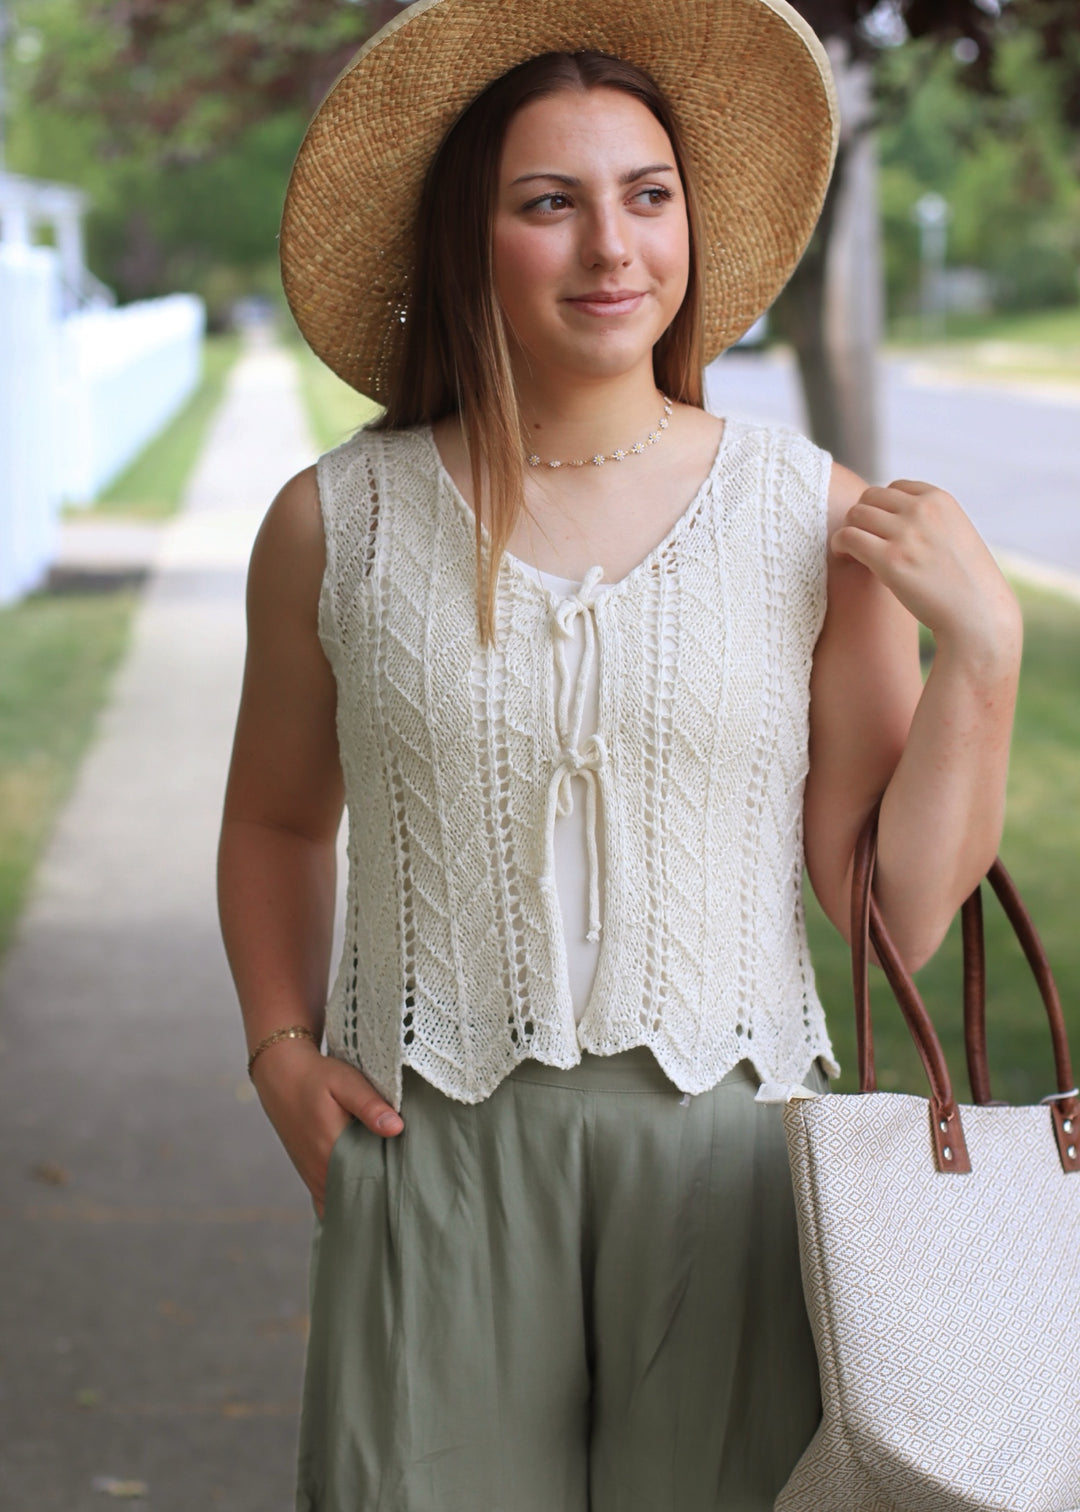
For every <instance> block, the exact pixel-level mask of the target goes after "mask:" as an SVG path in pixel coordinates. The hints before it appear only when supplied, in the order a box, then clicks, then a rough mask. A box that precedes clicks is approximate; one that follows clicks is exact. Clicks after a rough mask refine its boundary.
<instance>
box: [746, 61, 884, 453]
mask: <svg viewBox="0 0 1080 1512" xmlns="http://www.w3.org/2000/svg"><path fill="white" fill-rule="evenodd" d="M826 45H827V47H828V50H829V55H830V58H831V60H832V65H833V73H834V75H835V77H836V87H837V93H838V95H839V98H840V114H841V130H840V151H839V154H838V156H837V160H836V171H835V173H834V175H833V179H832V183H831V184H830V185H829V192H828V194H827V196H826V199H825V206H824V209H823V211H822V215H821V220H820V222H819V223H818V226H817V229H816V230H815V232H814V235H813V238H812V239H811V242H810V245H809V247H808V248H807V251H806V253H805V255H804V256H803V259H802V262H801V263H800V264H799V266H798V268H797V269H796V270H795V273H794V274H793V276H792V278H791V281H790V282H789V283H788V285H787V287H786V288H785V289H784V292H783V293H782V295H781V296H780V298H779V299H778V300H777V302H776V304H775V305H774V306H773V312H772V313H773V320H774V326H775V328H776V330H777V332H778V334H779V335H780V336H782V337H783V338H784V339H786V340H787V341H789V342H790V343H791V345H792V346H793V348H794V350H795V356H796V361H797V364H798V369H799V376H800V379H801V381H802V388H803V395H804V398H805V402H806V414H807V419H808V422H809V429H810V434H811V436H812V437H813V439H814V440H815V441H816V442H817V443H818V445H819V446H823V447H824V448H825V449H826V450H827V451H829V452H831V453H832V455H833V456H834V457H835V458H836V460H837V461H838V462H842V463H844V464H845V465H846V466H848V467H850V468H852V469H853V470H854V471H855V472H857V473H860V474H861V475H862V476H863V477H864V478H866V479H867V480H868V481H871V482H877V481H879V477H880V474H879V465H880V464H879V420H878V371H877V349H878V345H879V343H880V341H881V336H882V330H883V324H884V321H883V307H884V299H883V276H882V261H881V236H880V227H879V221H878V203H877V155H876V145H875V141H874V137H873V133H872V131H871V130H870V129H869V121H870V117H871V112H872V109H873V99H872V88H873V65H872V64H871V63H870V62H868V61H866V60H863V59H853V58H852V57H851V56H850V50H849V47H848V44H847V43H846V42H845V41H843V40H841V39H839V38H829V39H828V41H827V44H826Z"/></svg>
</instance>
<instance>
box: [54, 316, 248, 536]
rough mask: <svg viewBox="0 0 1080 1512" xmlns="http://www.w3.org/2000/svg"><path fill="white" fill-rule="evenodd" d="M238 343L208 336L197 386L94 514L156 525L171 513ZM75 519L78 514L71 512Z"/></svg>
mask: <svg viewBox="0 0 1080 1512" xmlns="http://www.w3.org/2000/svg"><path fill="white" fill-rule="evenodd" d="M239 353H240V338H239V337H238V336H234V335H228V336H208V337H207V338H206V341H205V343H204V347H203V372H202V378H201V379H200V381H199V385H198V387H197V388H196V389H195V391H194V393H193V394H192V396H191V398H190V399H189V400H188V402H187V404H185V406H184V408H183V409H182V410H181V411H180V412H179V414H178V415H177V416H176V417H175V419H174V420H173V421H172V422H171V423H170V424H169V425H168V426H166V428H165V429H164V430H163V431H162V432H161V434H160V435H158V436H155V437H154V439H153V440H152V441H151V442H150V443H149V445H147V446H146V447H145V448H144V449H143V450H142V451H141V452H140V453H139V455H138V456H137V457H136V458H135V460H134V461H133V462H132V463H131V464H130V465H129V466H128V467H127V468H125V470H124V471H123V472H122V473H121V474H120V476H119V477H118V478H117V479H116V481H115V482H114V483H112V484H110V486H109V487H108V488H107V489H105V491H104V492H103V493H102V494H101V496H100V497H99V498H98V499H96V500H95V501H94V503H93V505H92V506H91V512H92V513H95V514H109V515H128V516H133V517H135V518H138V519H142V520H161V519H166V518H167V517H168V516H169V515H172V514H175V513H176V511H177V510H178V509H179V507H180V501H181V498H182V496H183V492H184V488H185V486H186V484H187V481H188V478H189V477H190V476H191V470H192V468H193V467H194V466H195V463H196V460H197V459H198V456H199V452H200V451H201V450H202V446H203V443H204V441H205V440H206V433H207V430H208V429H209V426H210V421H211V420H212V419H213V417H214V414H215V413H216V411H217V407H218V405H219V403H220V402H221V396H222V394H223V393H224V390H225V380H226V378H227V377H228V374H229V369H230V368H231V367H232V365H233V363H234V362H235V361H236V359H237V357H238V356H239ZM75 513H77V514H78V515H83V514H85V513H86V511H84V510H81V509H80V510H78V511H75Z"/></svg>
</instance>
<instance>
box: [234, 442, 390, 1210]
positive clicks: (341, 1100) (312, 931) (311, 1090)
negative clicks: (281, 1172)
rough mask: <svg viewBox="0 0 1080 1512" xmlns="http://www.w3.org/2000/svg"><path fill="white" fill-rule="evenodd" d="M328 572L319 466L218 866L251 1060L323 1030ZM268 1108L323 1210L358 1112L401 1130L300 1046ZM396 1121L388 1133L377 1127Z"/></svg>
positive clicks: (282, 560) (261, 650)
mask: <svg viewBox="0 0 1080 1512" xmlns="http://www.w3.org/2000/svg"><path fill="white" fill-rule="evenodd" d="M324 562H325V546H324V541H323V534H322V522H321V519H320V515H319V503H318V494H317V491H316V485H315V477H314V469H312V468H309V469H308V470H307V471H305V472H302V473H300V474H298V475H297V476H296V477H295V478H293V479H291V480H290V482H289V483H287V484H286V485H285V487H284V488H283V489H282V490H281V492H280V493H279V494H278V496H277V498H276V499H275V500H274V502H273V504H272V505H271V507H270V510H269V512H268V514H267V516H266V519H265V521H264V522H263V525H262V528H261V529H260V531H259V535H258V537H257V539H256V542H255V547H254V550H253V552H252V557H251V569H250V572H249V576H248V608H247V612H248V650H247V659H246V662H245V666H244V683H243V691H242V694H241V700H240V712H239V716H238V718H237V724H236V737H235V742H234V745H233V755H232V764H231V766H230V770H229V781H228V786H227V789H226V796H225V812H224V817H223V821H222V828H221V844H220V849H219V856H218V899H219V908H220V914H221V927H222V934H223V936H224V940H225V948H226V951H227V953H228V957H229V964H230V966H231V968H232V972H233V978H234V980H235V982H236V990H237V994H238V996H239V999H240V1007H241V1011H242V1013H243V1017H244V1028H245V1032H246V1035H247V1041H248V1048H249V1051H250V1050H251V1049H253V1048H254V1047H255V1045H257V1044H258V1043H259V1041H260V1040H262V1039H263V1038H265V1037H266V1036H267V1035H268V1034H271V1033H272V1032H273V1031H274V1030H276V1029H282V1028H286V1027H288V1026H290V1025H293V1024H303V1025H306V1026H307V1027H308V1028H310V1029H311V1030H312V1032H313V1033H314V1034H315V1035H316V1036H317V1037H319V1038H321V1036H322V1029H323V1009H324V1004H325V1001H326V991H327V979H328V973H329V965H330V947H331V938H332V933H333V917H334V894H335V880H336V877H335V871H336V863H335V841H336V836H337V831H338V826H339V824H340V822H341V812H342V803H343V783H342V777H341V767H340V763H339V759H338V749H337V734H336V729H335V710H336V688H335V683H334V677H333V673H332V671H331V669H330V666H329V663H328V662H327V660H326V657H325V655H324V653H323V650H322V646H321V644H320V642H319V638H318V630H317V612H318V598H319V587H320V584H321V580H322V573H323V567H324ZM253 1077H254V1081H255V1086H256V1089H257V1091H258V1093H259V1097H260V1099H261V1101H262V1104H263V1107H264V1108H265V1110H266V1112H267V1114H268V1116H269V1118H270V1120H271V1122H272V1123H273V1125H274V1127H275V1129H276V1130H277V1132H278V1134H279V1136H280V1138H281V1140H282V1143H283V1144H284V1145H285V1148H286V1150H287V1151H288V1154H289V1156H290V1158H291V1159H292V1161H293V1163H294V1165H295V1166H296V1168H297V1170H298V1171H299V1172H300V1175H301V1177H302V1178H303V1180H304V1181H305V1183H306V1184H307V1186H308V1188H309V1190H310V1191H311V1194H312V1198H313V1200H314V1203H315V1207H316V1211H318V1212H320V1214H321V1211H322V1199H323V1188H324V1184H325V1176H326V1162H327V1159H328V1158H329V1154H330V1149H331V1147H332V1145H333V1143H334V1140H335V1139H336V1138H337V1136H338V1134H340V1132H341V1130H342V1129H343V1128H344V1127H345V1125H346V1124H347V1123H348V1121H349V1116H350V1114H351V1115H355V1116H356V1117H358V1118H360V1119H361V1121H362V1122H364V1123H365V1124H367V1125H368V1126H369V1127H370V1128H372V1129H374V1130H376V1132H378V1133H380V1134H392V1133H397V1132H398V1131H399V1130H400V1129H401V1127H402V1123H401V1120H400V1118H399V1117H398V1115H397V1114H396V1113H394V1112H393V1110H392V1109H391V1108H390V1106H389V1104H388V1103H387V1102H386V1101H385V1100H384V1099H383V1098H382V1097H380V1095H379V1094H378V1093H377V1092H376V1091H375V1089H374V1088H373V1087H372V1086H371V1084H370V1083H369V1082H368V1081H367V1080H366V1078H365V1077H363V1076H361V1074H360V1073H359V1072H358V1071H357V1070H355V1069H354V1068H353V1067H351V1066H347V1065H345V1064H344V1063H343V1062H340V1061H336V1060H333V1059H330V1058H328V1057H326V1056H323V1055H321V1054H320V1053H319V1052H318V1051H317V1050H316V1048H315V1046H313V1045H312V1044H311V1042H310V1041H304V1040H283V1041H279V1042H278V1043H277V1044H275V1045H273V1046H271V1047H270V1048H269V1049H267V1050H265V1051H264V1052H263V1053H262V1054H261V1055H260V1057H259V1059H258V1061H257V1062H256V1065H255V1068H254V1071H253ZM388 1115H389V1117H390V1122H389V1124H379V1123H378V1120H379V1119H381V1118H385V1117H387V1116H388Z"/></svg>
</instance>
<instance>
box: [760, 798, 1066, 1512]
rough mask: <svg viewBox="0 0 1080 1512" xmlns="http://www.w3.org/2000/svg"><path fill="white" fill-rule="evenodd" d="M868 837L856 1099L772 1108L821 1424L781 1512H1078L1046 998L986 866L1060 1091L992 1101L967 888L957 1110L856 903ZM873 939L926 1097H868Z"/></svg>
mask: <svg viewBox="0 0 1080 1512" xmlns="http://www.w3.org/2000/svg"><path fill="white" fill-rule="evenodd" d="M876 819H877V816H876V813H875V814H874V815H873V816H872V817H871V820H870V821H869V822H868V824H867V826H866V828H865V830H864V832H863V835H862V837H861V839H860V845H859V849H858V852H857V855H856V882H855V884H854V886H853V889H852V892H853V903H852V911H853V929H852V940H853V945H852V956H853V966H854V972H855V987H856V1019H857V1028H858V1037H859V1079H860V1087H861V1089H862V1090H861V1091H860V1092H859V1093H858V1094H855V1095H841V1094H835V1093H834V1094H830V1095H829V1096H826V1097H810V1096H806V1097H801V1096H800V1097H798V1098H793V1099H791V1100H789V1102H788V1103H787V1106H786V1107H785V1109H784V1128H785V1132H786V1135H787V1141H788V1153H789V1157H790V1161H791V1171H792V1179H793V1182H794V1186H795V1196H796V1203H797V1206H798V1211H799V1242H800V1250H801V1257H802V1268H803V1284H804V1289H805V1292H806V1300H807V1306H808V1309H809V1312H810V1318H811V1323H812V1326H813V1330H814V1340H815V1343H816V1345H817V1352H818V1363H819V1367H820V1371H821V1387H822V1401H823V1417H822V1422H821V1425H820V1427H819V1429H818V1432H817V1434H816V1435H815V1437H814V1439H813V1440H812V1442H811V1444H810V1445H809V1447H808V1448H807V1450H806V1452H805V1454H804V1455H803V1457H802V1459H801V1460H800V1461H799V1463H798V1465H797V1466H796V1467H795V1470H794V1472H793V1473H792V1476H791V1478H790V1479H789V1481H788V1483H787V1485H786V1486H785V1487H784V1489H783V1491H782V1492H781V1494H780V1496H779V1498H778V1499H777V1502H776V1512H961V1509H965V1512H966V1509H975V1508H980V1509H982V1508H986V1509H990V1508H993V1509H999V1512H1078V1509H1080V1406H1078V1402H1077V1394H1076V1387H1075V1361H1076V1356H1077V1351H1078V1349H1080V1101H1078V1097H1077V1093H1076V1089H1075V1086H1074V1084H1073V1080H1072V1072H1071V1067H1070V1062H1069V1053H1068V1047H1067V1044H1066V1039H1065V1030H1064V1024H1063V1019H1062V1014H1061V1005H1060V1001H1059V999H1058V996H1057V990H1056V988H1055V986H1054V982H1053V978H1052V976H1051V974H1050V969H1049V966H1048V964H1047V962H1046V958H1045V955H1044V954H1043V952H1042V947H1041V945H1040V944H1039V941H1038V937H1037V935H1036V934H1035V931H1034V928H1033V926H1032V925H1031V922H1030V919H1029V918H1028V916H1027V914H1026V911H1025V910H1024V907H1023V905H1022V903H1021V902H1020V899H1019V896H1018V895H1017V894H1016V891H1015V888H1014V887H1013V885H1012V883H1011V881H1010V879H1009V877H1008V875H1007V873H1006V872H1005V871H1004V869H1003V868H1002V867H1001V865H1000V863H995V865H994V867H993V868H992V870H991V872H990V874H989V880H990V882H991V883H992V885H993V887H994V889H995V891H996V892H997V893H998V896H999V898H1000V899H1001V902H1002V904H1003V906H1004V908H1005V911H1006V913H1007V915H1008V917H1009V919H1010V922H1011V923H1012V924H1013V926H1014V928H1015V929H1016V932H1017V934H1018V936H1019V938H1020V942H1021V945H1022V946H1023V948H1024V951H1025V954H1026V955H1027V958H1028V961H1029V963H1030V964H1031V965H1032V968H1033V970H1034V972H1035V976H1036V979H1037V981H1038V984H1039V987H1040V991H1041V993H1042V996H1043V1001H1044V1003H1045V1004H1046V1008H1047V1013H1048V1016H1049V1019H1050V1026H1051V1034H1052V1039H1053V1046H1054V1058H1055V1062H1056V1070H1057V1085H1058V1091H1057V1093H1056V1094H1053V1095H1052V1096H1051V1097H1050V1098H1048V1099H1047V1100H1046V1101H1045V1102H1044V1103H1043V1104H1042V1105H1039V1106H1035V1107H1008V1106H1005V1105H1001V1104H993V1103H992V1101H991V1097H990V1085H989V1074H988V1071H987V1062H986V1040H985V977H984V972H983V950H982V918H981V911H980V903H979V895H978V892H976V893H975V894H974V895H973V897H972V898H971V899H969V900H968V902H967V903H966V904H965V907H964V947H965V972H964V977H965V1032H966V1039H967V1051H968V1064H969V1072H970V1076H971V1083H972V1092H973V1096H974V1099H975V1106H964V1107H957V1105H956V1102H955V1100H954V1098H953V1093H952V1087H951V1083H950V1080H949V1074H948V1070H947V1067H946V1065H945V1060H944V1057H943V1055H942V1053H941V1047H940V1044H939V1042H938V1040H937V1036H936V1034H935V1032H934V1029H933V1026H932V1024H931V1023H930V1019H929V1016H928V1015H927V1013H926V1010H925V1008H924V1007H923V1005H922V1003H921V1000H920V999H919V996H918V993H917V991H916V989H915V987H914V984H913V983H912V981H911V978H910V977H909V976H908V975H907V973H906V972H905V970H904V967H903V965H902V963H901V962H900V960H899V958H898V956H897V955H896V951H895V949H894V947H893V946H892V943H891V941H890V940H889V938H888V934H887V932H886V930H885V928H884V926H883V924H882V922H881V918H880V915H879V913H878V911H877V905H876V903H875V902H874V900H873V898H872V894H871V877H872V871H873V858H874V848H875V843H876ZM868 939H869V940H871V941H872V942H873V944H874V946H875V948H876V950H877V952H878V959H879V960H880V961H881V963H882V965H883V967H884V968H885V972H886V975H887V977H888V978H889V981H890V985H891V986H892V988H893V990H894V992H895V993H896V996H897V998H898V1000H899V1001H900V1005H901V1007H902V1009H903V1011H904V1015H905V1018H906V1019H907V1022H908V1026H909V1028H910V1029H911V1032H912V1035H913V1037H914V1039H915V1042H916V1045H917V1047H918V1049H919V1054H920V1057H921V1059H922V1061H923V1065H924V1067H925V1069H926V1072H927V1077H928V1080H929V1082H930V1097H929V1098H928V1099H927V1098H921V1097H911V1096H904V1095H899V1094H895V1093H882V1092H877V1091H876V1090H875V1079H874V1065H873V1045H872V1037H871V1026H870V1006H869V990H868V981H867V967H866V962H867V955H868V951H867V941H868Z"/></svg>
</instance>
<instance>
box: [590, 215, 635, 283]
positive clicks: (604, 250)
mask: <svg viewBox="0 0 1080 1512" xmlns="http://www.w3.org/2000/svg"><path fill="white" fill-rule="evenodd" d="M583 229H584V235H583V238H582V245H581V261H582V263H583V265H584V266H585V267H586V268H618V267H621V266H624V265H625V264H626V263H628V262H629V261H630V249H629V243H628V238H627V235H626V225H625V222H624V219H623V216H622V214H621V206H620V205H619V204H598V205H595V206H594V207H593V209H592V212H591V214H590V215H589V216H588V217H586V219H585V222H584V227H583Z"/></svg>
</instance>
